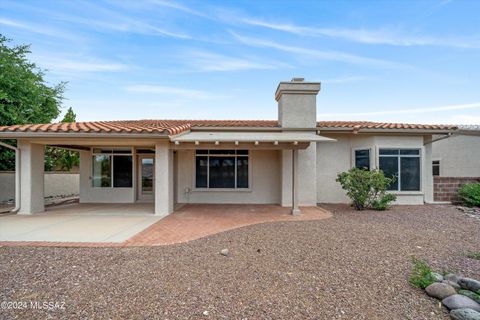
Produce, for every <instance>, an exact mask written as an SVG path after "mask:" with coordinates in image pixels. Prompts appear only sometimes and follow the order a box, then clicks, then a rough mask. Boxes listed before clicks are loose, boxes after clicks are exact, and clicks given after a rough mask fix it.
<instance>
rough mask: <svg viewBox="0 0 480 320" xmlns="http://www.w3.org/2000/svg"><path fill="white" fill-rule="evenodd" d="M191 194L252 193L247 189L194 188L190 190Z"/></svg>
mask: <svg viewBox="0 0 480 320" xmlns="http://www.w3.org/2000/svg"><path fill="white" fill-rule="evenodd" d="M192 192H252V189H250V188H247V189H244V188H241V189H235V188H211V189H207V188H194V189H192Z"/></svg>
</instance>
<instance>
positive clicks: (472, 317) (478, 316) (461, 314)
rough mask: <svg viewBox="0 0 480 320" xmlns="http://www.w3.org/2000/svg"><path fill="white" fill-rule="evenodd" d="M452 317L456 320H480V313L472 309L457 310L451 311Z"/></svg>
mask: <svg viewBox="0 0 480 320" xmlns="http://www.w3.org/2000/svg"><path fill="white" fill-rule="evenodd" d="M450 317H451V318H452V319H454V320H480V312H477V311H475V310H472V309H468V308H465V309H456V310H452V311H450Z"/></svg>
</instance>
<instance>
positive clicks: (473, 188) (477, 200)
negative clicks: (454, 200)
mask: <svg viewBox="0 0 480 320" xmlns="http://www.w3.org/2000/svg"><path fill="white" fill-rule="evenodd" d="M458 195H459V197H460V199H461V200H462V203H463V204H464V205H466V206H468V207H480V183H467V184H464V185H463V186H462V187H461V188H460V190H458Z"/></svg>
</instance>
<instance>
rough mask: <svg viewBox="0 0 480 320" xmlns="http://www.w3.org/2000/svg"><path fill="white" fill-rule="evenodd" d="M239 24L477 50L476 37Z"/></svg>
mask: <svg viewBox="0 0 480 320" xmlns="http://www.w3.org/2000/svg"><path fill="white" fill-rule="evenodd" d="M239 21H240V22H242V23H244V24H247V25H251V26H257V27H263V28H267V29H272V30H278V31H283V32H288V33H292V34H297V35H302V36H324V37H330V38H338V39H343V40H347V41H353V42H358V43H365V44H384V45H392V46H445V47H458V48H480V36H478V35H477V36H474V37H469V38H465V37H461V36H457V37H448V36H446V35H442V37H431V36H422V35H406V34H402V33H400V32H398V31H395V30H389V29H385V28H383V29H376V30H369V29H352V28H318V27H307V26H300V25H296V24H289V23H275V22H269V21H264V20H261V19H257V18H243V19H239Z"/></svg>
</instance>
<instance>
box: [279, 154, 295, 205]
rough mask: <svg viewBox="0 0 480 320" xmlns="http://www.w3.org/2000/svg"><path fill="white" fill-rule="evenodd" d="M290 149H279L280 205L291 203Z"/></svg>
mask: <svg viewBox="0 0 480 320" xmlns="http://www.w3.org/2000/svg"><path fill="white" fill-rule="evenodd" d="M292 165H293V164H292V150H280V166H281V168H280V170H281V199H280V205H281V206H282V207H290V206H291V205H292Z"/></svg>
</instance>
